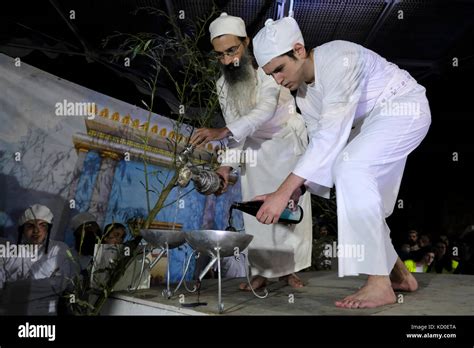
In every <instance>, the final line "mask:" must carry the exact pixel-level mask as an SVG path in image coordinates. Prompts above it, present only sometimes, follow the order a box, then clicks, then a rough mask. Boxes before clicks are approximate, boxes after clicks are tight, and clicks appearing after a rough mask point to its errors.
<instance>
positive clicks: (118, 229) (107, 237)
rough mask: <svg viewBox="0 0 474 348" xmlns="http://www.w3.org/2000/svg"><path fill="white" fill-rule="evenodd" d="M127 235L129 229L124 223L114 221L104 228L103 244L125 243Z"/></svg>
mask: <svg viewBox="0 0 474 348" xmlns="http://www.w3.org/2000/svg"><path fill="white" fill-rule="evenodd" d="M126 235H127V229H126V228H125V226H124V225H122V224H120V223H118V222H114V223H111V224H108V225H107V226H105V228H104V237H103V238H102V243H103V244H123V242H124V240H125V237H126Z"/></svg>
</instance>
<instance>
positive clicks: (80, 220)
mask: <svg viewBox="0 0 474 348" xmlns="http://www.w3.org/2000/svg"><path fill="white" fill-rule="evenodd" d="M87 222H97V218H96V217H95V216H94V215H92V214H91V213H88V212H83V213H79V214H77V215H75V216H74V217H73V218H72V219H71V228H72V230H73V231H75V230H77V228H78V227H79V226H81V225H83V224H85V223H87Z"/></svg>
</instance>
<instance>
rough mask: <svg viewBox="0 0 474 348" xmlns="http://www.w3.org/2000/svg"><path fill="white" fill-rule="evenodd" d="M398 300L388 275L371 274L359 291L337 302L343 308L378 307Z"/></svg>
mask: <svg viewBox="0 0 474 348" xmlns="http://www.w3.org/2000/svg"><path fill="white" fill-rule="evenodd" d="M396 300H397V298H396V296H395V293H394V292H393V289H392V286H391V284H390V278H389V277H388V276H369V279H367V283H366V284H365V285H364V286H363V287H362V288H360V290H359V291H357V292H356V293H354V294H352V295H350V296H347V297H346V298H345V299H343V300H341V301H336V302H335V304H336V306H337V307H341V308H376V307H381V306H385V305H388V304H393V303H395V302H396Z"/></svg>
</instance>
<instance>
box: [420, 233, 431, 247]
mask: <svg viewBox="0 0 474 348" xmlns="http://www.w3.org/2000/svg"><path fill="white" fill-rule="evenodd" d="M429 246H431V238H430V236H429V235H427V234H422V235H421V236H420V238H419V239H418V247H419V248H420V249H422V248H426V247H429Z"/></svg>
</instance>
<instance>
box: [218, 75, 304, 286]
mask: <svg viewBox="0 0 474 348" xmlns="http://www.w3.org/2000/svg"><path fill="white" fill-rule="evenodd" d="M217 92H218V94H219V101H220V104H221V109H222V113H223V116H224V119H225V121H226V124H227V127H228V128H229V129H230V131H231V132H232V134H233V139H234V140H235V141H234V142H233V144H232V142H231V143H230V144H229V148H233V149H242V150H244V151H255V152H256V160H257V161H256V165H255V166H252V165H250V163H248V162H247V163H245V164H243V165H242V171H241V187H242V198H243V200H244V201H246V200H250V199H252V198H254V197H255V196H257V195H260V194H265V193H268V192H273V191H276V189H277V188H278V187H279V186H280V184H281V183H282V182H283V181H284V180H285V178H286V177H287V176H288V175H289V174H290V173H291V171H292V170H293V168H294V166H295V165H296V163H297V161H298V159H299V157H300V156H301V155H302V154H303V153H304V150H305V148H306V146H307V133H306V129H305V126H304V121H303V119H302V117H301V115H299V114H298V113H296V107H295V104H294V98H293V97H292V95H291V93H290V91H289V90H288V89H286V88H283V87H280V86H278V85H277V84H276V82H275V81H274V80H273V78H272V77H270V76H267V75H266V74H265V73H264V72H263V70H262V69H261V68H259V69H258V70H257V96H256V107H255V108H254V109H253V110H252V111H251V112H250V113H249V114H248V115H244V116H240V115H238V114H237V112H235V111H234V110H231V108H230V107H228V105H229V104H228V103H227V101H226V99H227V84H226V83H225V81H224V78H223V77H221V78H220V79H219V80H218V82H217ZM276 164H278V166H276ZM222 165H230V166H232V167H234V168H235V167H236V166H237V165H238V164H237V163H230V162H223V163H222ZM299 204H300V205H301V206H302V208H303V211H304V218H303V220H302V221H301V222H300V223H299V224H297V225H292V226H287V225H282V224H274V225H264V224H261V223H259V222H258V221H257V219H256V218H255V217H254V216H251V215H248V214H245V213H244V214H243V216H244V225H245V231H246V233H248V234H251V235H253V236H254V238H253V240H252V242H251V243H250V245H249V250H248V254H249V261H250V264H251V266H252V268H251V270H252V274H253V275H257V274H258V275H262V276H264V277H267V278H273V277H280V276H284V275H287V274H290V273H293V272H298V271H299V270H302V269H304V268H307V267H309V266H310V265H311V248H312V219H311V200H310V195H309V194H305V195H304V196H303V197H301V199H300V202H299ZM224 268H225V267H224Z"/></svg>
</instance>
